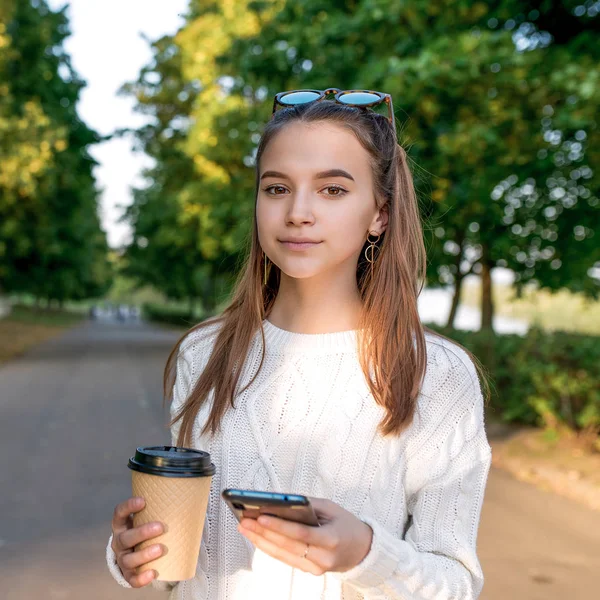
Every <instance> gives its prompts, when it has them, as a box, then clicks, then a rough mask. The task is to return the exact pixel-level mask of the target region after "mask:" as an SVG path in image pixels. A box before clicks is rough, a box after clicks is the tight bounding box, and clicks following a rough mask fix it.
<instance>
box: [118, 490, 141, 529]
mask: <svg viewBox="0 0 600 600" xmlns="http://www.w3.org/2000/svg"><path fill="white" fill-rule="evenodd" d="M144 506H145V502H144V499H143V498H140V497H135V498H128V499H127V500H125V502H121V503H120V504H117V506H116V507H115V511H114V513H113V519H112V530H113V533H115V534H119V533H121V531H125V529H127V520H128V519H129V515H131V513H135V512H139V511H140V510H142V509H143V508H144Z"/></svg>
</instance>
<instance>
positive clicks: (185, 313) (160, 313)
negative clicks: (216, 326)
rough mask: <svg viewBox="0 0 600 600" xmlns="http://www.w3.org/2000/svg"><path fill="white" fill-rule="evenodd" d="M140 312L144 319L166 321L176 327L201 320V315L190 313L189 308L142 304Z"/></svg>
mask: <svg viewBox="0 0 600 600" xmlns="http://www.w3.org/2000/svg"><path fill="white" fill-rule="evenodd" d="M142 312H143V316H144V318H145V319H147V320H148V321H154V322H157V323H167V324H169V325H176V326H177V327H187V328H189V327H192V326H193V325H195V324H196V323H199V322H200V321H201V320H202V317H200V316H198V315H196V314H193V313H191V312H190V311H189V310H182V309H180V308H172V307H168V306H160V305H158V304H150V303H147V304H144V305H143V306H142Z"/></svg>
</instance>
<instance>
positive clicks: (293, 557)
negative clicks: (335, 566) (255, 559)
mask: <svg viewBox="0 0 600 600" xmlns="http://www.w3.org/2000/svg"><path fill="white" fill-rule="evenodd" d="M240 533H242V534H243V535H244V536H245V537H247V538H248V539H249V540H250V541H251V542H252V543H253V544H254V545H255V546H256V547H257V548H258V549H260V550H262V551H263V552H264V553H265V554H268V555H269V556H272V557H273V558H275V559H277V560H280V561H281V562H284V563H285V564H286V565H289V566H290V567H294V568H296V569H300V570H301V571H305V572H306V573H311V574H312V575H323V573H325V569H324V568H322V567H320V566H319V565H317V564H315V563H314V562H312V560H310V559H309V558H308V557H307V558H303V557H302V556H300V555H298V554H292V553H291V552H288V551H287V550H284V549H283V548H279V547H278V546H277V545H276V544H274V543H273V542H270V541H269V540H267V539H265V538H264V537H263V536H261V535H258V534H256V533H254V532H253V531H250V530H248V529H244V528H243V527H241V528H240Z"/></svg>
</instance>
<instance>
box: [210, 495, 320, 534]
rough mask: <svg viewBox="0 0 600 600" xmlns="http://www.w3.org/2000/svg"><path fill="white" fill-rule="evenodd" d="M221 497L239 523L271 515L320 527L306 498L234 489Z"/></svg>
mask: <svg viewBox="0 0 600 600" xmlns="http://www.w3.org/2000/svg"><path fill="white" fill-rule="evenodd" d="M221 496H222V498H223V500H225V502H226V503H227V505H228V506H229V508H230V509H231V512H233V514H234V515H235V518H236V519H237V520H238V521H241V520H242V519H243V518H248V519H258V517H259V516H260V515H271V516H273V517H279V518H280V519H287V520H288V521H296V522H297V523H303V524H304V525H311V526H313V527H319V526H320V523H319V520H318V519H317V515H316V514H315V511H314V509H313V506H312V504H311V503H310V501H309V500H308V498H307V497H306V496H300V495H298V494H277V493H276V492H259V491H256V490H234V489H226V490H223V491H222V492H221Z"/></svg>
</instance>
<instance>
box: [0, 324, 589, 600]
mask: <svg viewBox="0 0 600 600" xmlns="http://www.w3.org/2000/svg"><path fill="white" fill-rule="evenodd" d="M176 339H177V334H175V333H173V332H172V331H170V330H167V329H163V328H160V327H155V326H151V325H147V324H143V323H132V324H123V323H115V322H86V323H85V324H83V325H81V326H79V327H76V328H74V329H71V330H69V331H67V332H65V333H63V334H62V335H60V336H58V337H56V338H54V339H52V340H49V341H47V342H45V343H44V344H42V345H40V346H38V347H37V348H35V349H33V350H32V351H30V352H29V353H27V354H26V355H25V356H23V357H21V358H19V359H17V360H14V361H10V362H8V363H5V364H4V365H2V366H0V599H2V600H41V599H44V600H46V599H49V600H53V599H77V600H79V599H85V600H101V599H102V600H104V599H108V598H110V599H114V600H120V599H121V598H129V599H132V600H133V599H135V598H138V599H140V600H146V599H150V598H154V599H158V598H164V597H166V594H164V593H161V592H157V591H155V590H152V589H143V590H126V589H123V588H121V587H119V586H118V585H117V584H116V583H115V582H114V580H113V579H112V578H111V576H110V575H109V573H108V571H107V569H106V566H105V561H104V553H105V547H106V542H107V540H108V537H109V535H110V521H111V517H112V511H113V508H114V506H115V505H116V504H117V503H118V502H120V501H122V500H124V499H125V498H127V497H129V495H130V490H131V487H130V485H131V484H130V481H131V480H130V472H129V470H128V469H127V467H126V462H127V458H128V457H129V456H131V454H132V452H133V450H134V449H135V446H137V445H143V444H163V443H165V444H166V443H169V433H168V430H167V429H166V427H165V424H166V420H167V412H166V409H165V410H163V408H162V370H163V368H164V364H165V361H166V358H167V356H168V354H169V352H170V350H171V348H172V346H173V344H174V343H175V341H176ZM0 343H1V340H0ZM479 556H480V559H481V561H482V564H483V568H484V572H485V575H486V585H485V588H484V592H483V594H482V596H481V598H482V599H483V600H512V599H517V600H521V599H523V600H538V599H539V600H555V599H556V600H558V599H561V600H562V599H564V598H569V600H592V599H595V598H599V597H600V513H597V512H593V511H591V510H588V509H586V508H585V507H582V506H579V505H578V504H575V503H573V502H571V501H569V500H566V499H563V498H560V497H557V496H555V495H552V494H550V493H546V492H542V491H539V490H537V489H535V488H533V487H532V486H530V485H528V484H525V483H521V482H518V481H516V480H514V479H512V478H511V477H510V476H509V475H507V474H505V473H503V472H501V471H497V470H495V469H492V471H491V474H490V478H489V483H488V488H487V492H486V499H485V503H484V509H483V515H482V521H481V527H480V534H479Z"/></svg>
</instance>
